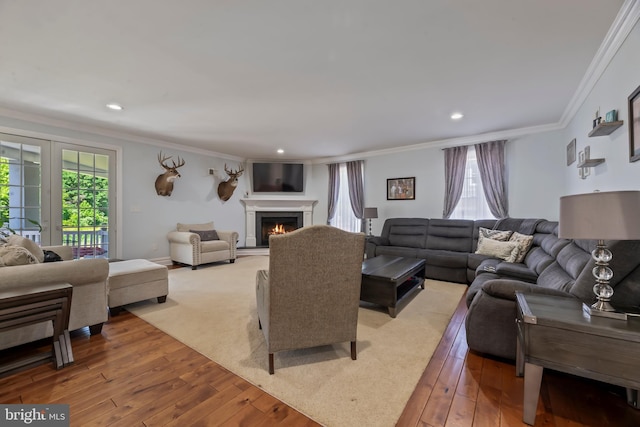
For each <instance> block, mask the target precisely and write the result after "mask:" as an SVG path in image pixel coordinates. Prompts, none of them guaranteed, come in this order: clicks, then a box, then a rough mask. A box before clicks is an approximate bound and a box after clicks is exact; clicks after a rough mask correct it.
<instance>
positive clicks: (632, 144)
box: [629, 86, 640, 162]
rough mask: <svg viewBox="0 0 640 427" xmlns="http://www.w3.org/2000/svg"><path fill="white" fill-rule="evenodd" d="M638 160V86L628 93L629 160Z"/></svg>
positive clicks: (639, 89)
mask: <svg viewBox="0 0 640 427" xmlns="http://www.w3.org/2000/svg"><path fill="white" fill-rule="evenodd" d="M638 160H640V86H638V88H637V89H636V90H634V91H633V93H632V94H631V95H629V161H630V162H635V161H638Z"/></svg>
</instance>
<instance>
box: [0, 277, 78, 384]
mask: <svg viewBox="0 0 640 427" xmlns="http://www.w3.org/2000/svg"><path fill="white" fill-rule="evenodd" d="M72 294H73V286H71V285H70V284H69V283H58V284H52V285H38V286H20V287H16V288H11V289H4V290H2V291H0V332H3V331H8V330H12V329H17V328H21V327H24V326H28V325H34V324H37V323H42V322H47V321H51V322H52V323H53V346H52V351H51V352H47V353H41V354H38V355H34V356H28V357H24V358H21V359H19V360H17V361H12V362H8V363H5V364H3V365H1V366H0V375H6V374H8V373H13V372H14V371H17V370H18V369H20V368H24V367H27V366H33V365H35V364H37V363H40V362H42V361H46V360H50V359H52V358H53V363H54V366H55V367H56V369H60V368H63V367H65V366H67V365H69V364H71V363H73V352H72V349H71V340H70V337H69V330H68V325H69V312H70V309H71V296H72Z"/></svg>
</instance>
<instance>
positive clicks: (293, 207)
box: [240, 197, 318, 248]
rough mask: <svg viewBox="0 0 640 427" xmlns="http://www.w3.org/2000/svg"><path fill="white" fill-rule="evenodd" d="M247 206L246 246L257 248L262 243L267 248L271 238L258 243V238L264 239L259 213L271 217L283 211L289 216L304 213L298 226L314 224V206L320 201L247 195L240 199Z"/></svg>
mask: <svg viewBox="0 0 640 427" xmlns="http://www.w3.org/2000/svg"><path fill="white" fill-rule="evenodd" d="M240 201H241V202H242V203H244V207H245V221H246V228H245V230H246V233H247V235H246V240H245V242H246V246H247V247H248V248H255V247H256V246H258V245H261V246H262V247H263V248H266V247H267V245H268V244H269V239H268V238H267V241H266V242H260V243H258V239H259V238H260V239H261V240H262V225H259V224H261V221H260V220H259V219H258V215H257V214H258V213H260V214H262V215H265V214H267V216H270V217H275V216H277V215H278V214H281V213H285V212H286V213H288V215H287V216H292V215H291V214H294V215H296V216H297V215H302V224H298V227H306V226H308V225H312V224H313V206H314V205H315V204H316V203H318V201H317V200H310V199H303V198H298V197H287V198H275V197H245V198H243V199H240Z"/></svg>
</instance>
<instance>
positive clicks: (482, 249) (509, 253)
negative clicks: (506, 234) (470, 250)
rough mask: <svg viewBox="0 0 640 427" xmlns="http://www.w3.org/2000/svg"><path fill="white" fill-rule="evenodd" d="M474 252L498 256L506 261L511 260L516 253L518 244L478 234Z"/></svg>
mask: <svg viewBox="0 0 640 427" xmlns="http://www.w3.org/2000/svg"><path fill="white" fill-rule="evenodd" d="M476 253H477V254H480V255H489V256H492V257H495V258H500V259H503V260H505V261H507V262H513V260H514V259H515V258H516V256H517V255H518V244H517V243H516V242H508V241H507V242H502V241H500V240H494V239H489V238H488V237H482V236H480V238H479V239H478V250H476Z"/></svg>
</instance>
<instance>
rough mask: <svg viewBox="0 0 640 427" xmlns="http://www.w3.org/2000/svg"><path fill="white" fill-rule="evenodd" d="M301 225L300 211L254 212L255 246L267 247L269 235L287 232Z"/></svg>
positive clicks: (301, 216)
mask: <svg viewBox="0 0 640 427" xmlns="http://www.w3.org/2000/svg"><path fill="white" fill-rule="evenodd" d="M302 226H303V215H302V212H256V246H257V247H268V246H269V236H270V235H272V234H285V233H289V232H291V231H293V230H296V229H298V228H300V227H302Z"/></svg>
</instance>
